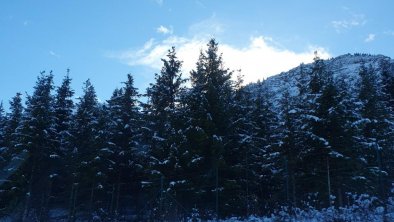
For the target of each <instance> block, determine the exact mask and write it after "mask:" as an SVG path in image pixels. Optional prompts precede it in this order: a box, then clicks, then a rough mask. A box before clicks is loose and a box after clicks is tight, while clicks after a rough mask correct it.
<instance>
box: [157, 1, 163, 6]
mask: <svg viewBox="0 0 394 222" xmlns="http://www.w3.org/2000/svg"><path fill="white" fill-rule="evenodd" d="M155 2H156V4H158V5H159V6H162V5H163V4H164V0H155Z"/></svg>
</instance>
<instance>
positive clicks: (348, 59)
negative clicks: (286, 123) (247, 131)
mask: <svg viewBox="0 0 394 222" xmlns="http://www.w3.org/2000/svg"><path fill="white" fill-rule="evenodd" d="M323 62H324V64H325V66H326V68H327V70H328V71H329V72H330V73H332V74H333V77H334V81H338V80H339V79H343V80H344V81H345V82H346V84H347V86H348V89H349V90H350V91H352V92H355V91H356V90H357V89H358V86H359V84H358V83H359V82H358V81H359V80H360V78H359V71H360V67H361V66H362V65H363V64H364V65H365V66H366V67H368V66H370V65H371V66H372V68H373V70H374V71H375V72H377V73H379V74H381V72H382V64H388V65H389V72H390V73H391V75H394V59H391V58H390V57H388V56H384V55H370V54H345V55H341V56H338V57H335V58H331V59H328V60H324V61H323ZM312 68H313V63H310V64H301V65H300V66H298V67H295V68H293V69H291V70H289V71H287V72H282V73H280V74H278V75H274V76H271V77H269V78H267V79H266V80H264V81H263V82H262V84H261V85H260V86H259V84H257V83H251V84H249V85H248V88H249V90H250V91H251V92H252V93H253V94H256V93H257V91H258V90H259V89H260V87H262V86H263V87H267V89H268V91H269V94H270V95H272V96H271V97H270V98H271V99H272V102H273V104H276V106H275V107H276V108H279V107H278V106H277V105H278V103H279V101H280V99H281V98H282V95H283V92H284V91H285V90H289V92H290V94H291V95H292V96H296V95H297V94H298V88H297V83H298V82H300V81H302V79H301V72H302V71H303V72H304V73H310V72H311V71H312ZM305 77H306V79H303V80H304V81H305V82H308V81H309V80H310V76H309V75H306V76H305ZM353 95H354V96H355V94H354V93H353Z"/></svg>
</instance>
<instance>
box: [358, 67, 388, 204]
mask: <svg viewBox="0 0 394 222" xmlns="http://www.w3.org/2000/svg"><path fill="white" fill-rule="evenodd" d="M359 75H360V91H359V95H358V98H359V100H360V102H361V104H362V107H361V110H360V114H361V119H360V120H359V122H358V123H359V125H360V128H359V129H360V131H359V133H360V136H359V142H360V145H361V146H362V147H363V148H364V149H363V151H362V152H363V154H364V160H365V162H366V164H367V167H368V168H367V169H368V170H367V171H366V173H367V174H368V176H367V178H368V179H369V180H368V181H366V182H367V184H368V185H369V186H371V187H374V190H373V192H374V193H375V194H378V196H379V197H380V198H381V199H382V200H384V199H385V195H386V194H387V189H388V186H387V180H385V178H386V176H387V172H386V170H385V168H386V166H384V165H383V160H382V157H383V156H385V153H386V152H388V153H390V148H391V146H392V144H393V135H392V132H393V131H392V119H391V118H390V109H389V107H390V106H389V105H388V102H389V101H387V100H384V98H385V95H384V93H383V92H382V89H384V88H383V87H382V83H381V81H379V78H378V75H377V72H376V71H375V70H374V69H373V68H372V66H369V67H365V65H362V66H361V68H360V72H359ZM385 181H386V182H385Z"/></svg>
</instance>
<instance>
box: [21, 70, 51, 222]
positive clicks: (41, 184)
mask: <svg viewBox="0 0 394 222" xmlns="http://www.w3.org/2000/svg"><path fill="white" fill-rule="evenodd" d="M53 88H54V87H53V75H52V72H51V73H50V74H48V75H46V74H45V72H42V73H41V75H40V76H39V77H38V78H37V82H36V86H35V87H34V92H33V95H32V96H29V97H28V99H27V102H26V110H25V115H24V117H23V120H22V129H21V130H22V132H23V137H22V140H23V141H22V143H23V146H24V148H25V149H27V151H28V153H29V155H28V159H27V162H28V163H29V164H26V165H25V169H24V172H25V173H26V175H25V176H26V178H27V180H28V181H27V183H28V185H27V194H26V203H25V209H24V214H23V220H27V219H28V218H29V217H34V218H38V220H46V219H47V217H48V211H49V209H48V204H49V202H50V195H51V185H52V181H53V180H52V178H53V176H54V174H53V173H54V172H53V171H52V170H53V164H54V162H55V159H57V158H58V156H56V155H53V153H54V149H55V144H54V139H55V131H54V129H53V125H54V115H53V96H52V95H51V92H52V90H53Z"/></svg>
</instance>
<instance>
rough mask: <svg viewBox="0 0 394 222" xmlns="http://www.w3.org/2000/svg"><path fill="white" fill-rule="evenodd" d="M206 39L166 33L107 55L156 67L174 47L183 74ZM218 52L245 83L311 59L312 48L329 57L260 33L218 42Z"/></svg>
mask: <svg viewBox="0 0 394 222" xmlns="http://www.w3.org/2000/svg"><path fill="white" fill-rule="evenodd" d="M207 42H208V39H207V38H199V37H194V38H185V37H178V36H170V37H168V38H166V39H165V40H162V41H159V42H155V41H154V39H150V40H149V41H147V42H146V43H145V45H144V46H143V47H141V48H140V49H137V50H126V51H123V52H120V53H113V54H111V55H109V57H112V58H116V59H119V60H121V61H122V62H124V63H126V64H128V65H130V66H136V65H140V66H148V67H151V68H153V69H157V70H160V68H161V66H162V62H161V60H160V59H161V58H164V57H165V55H166V53H167V51H168V49H170V48H171V47H172V46H175V47H176V50H177V56H178V58H179V59H180V60H182V61H183V73H184V75H186V76H187V75H188V74H189V72H190V71H191V70H192V69H194V68H195V64H196V62H197V59H198V56H199V53H200V50H205V48H206V44H207ZM219 51H220V52H222V53H223V60H224V63H225V66H226V67H228V68H230V69H232V70H238V69H241V73H242V74H243V75H244V80H245V83H249V82H255V81H257V80H258V79H264V78H267V77H269V76H271V75H274V74H279V73H280V72H282V71H287V70H289V69H291V68H293V67H296V66H298V65H299V64H300V63H309V62H312V61H313V58H314V51H318V53H319V56H320V57H321V58H329V57H330V54H329V53H328V51H327V50H326V49H324V48H322V47H316V46H310V47H309V48H308V49H306V50H305V51H303V52H294V51H292V50H288V49H285V48H282V47H279V46H277V44H275V43H274V42H273V40H272V39H271V38H268V37H264V36H257V37H251V38H250V40H249V42H248V44H247V46H246V47H237V46H234V45H231V44H226V43H220V44H219Z"/></svg>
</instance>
